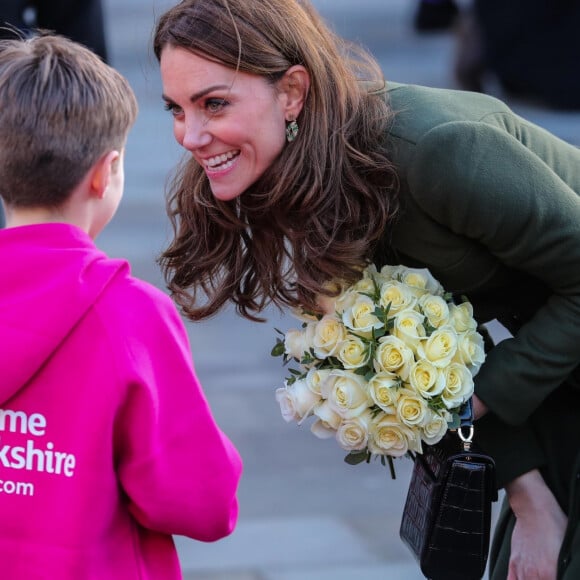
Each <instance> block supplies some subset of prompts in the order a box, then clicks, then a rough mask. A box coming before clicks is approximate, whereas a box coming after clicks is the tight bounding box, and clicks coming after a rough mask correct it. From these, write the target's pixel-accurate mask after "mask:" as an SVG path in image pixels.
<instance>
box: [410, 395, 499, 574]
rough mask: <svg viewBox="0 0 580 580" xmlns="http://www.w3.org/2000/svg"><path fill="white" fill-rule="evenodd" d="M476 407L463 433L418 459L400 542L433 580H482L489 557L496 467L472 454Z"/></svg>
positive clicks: (450, 435) (428, 447) (464, 422)
mask: <svg viewBox="0 0 580 580" xmlns="http://www.w3.org/2000/svg"><path fill="white" fill-rule="evenodd" d="M472 437H473V424H472V409H471V402H470V403H469V405H468V406H467V412H466V414H465V415H464V417H463V418H462V422H461V427H459V428H458V429H457V430H450V431H448V432H447V434H446V435H445V436H444V437H443V439H442V440H441V441H440V442H439V443H437V444H435V445H425V446H424V452H423V453H417V454H414V455H413V459H414V465H413V472H412V474H411V480H410V484H409V491H408V493H407V499H406V501H405V507H404V509H403V517H402V519H401V527H400V531H399V533H400V537H401V539H402V540H403V542H404V543H405V544H407V546H408V547H409V548H410V549H411V551H412V552H413V554H414V555H415V557H416V558H417V560H418V562H419V564H420V567H421V572H422V573H423V574H424V575H425V577H426V578H430V579H431V580H479V579H480V578H482V576H483V574H484V572H485V567H486V564H487V556H488V553H489V540H490V526H491V504H492V502H494V501H496V500H497V497H498V496H497V485H496V479H495V463H494V461H493V459H492V458H491V457H489V456H487V455H485V454H483V453H476V452H474V450H473V449H472V443H471V440H472Z"/></svg>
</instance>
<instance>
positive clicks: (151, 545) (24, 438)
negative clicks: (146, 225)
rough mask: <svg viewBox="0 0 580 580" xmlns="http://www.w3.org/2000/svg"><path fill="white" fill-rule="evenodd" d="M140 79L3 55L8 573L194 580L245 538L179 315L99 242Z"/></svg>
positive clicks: (1, 507) (0, 410)
mask: <svg viewBox="0 0 580 580" xmlns="http://www.w3.org/2000/svg"><path fill="white" fill-rule="evenodd" d="M136 114H137V104H136V100H135V96H134V94H133V92H132V90H131V88H130V86H129V85H128V83H127V81H126V80H125V79H124V78H123V77H122V76H121V75H120V74H119V73H118V72H116V71H115V70H113V69H112V68H111V67H109V66H107V65H106V64H104V63H103V62H102V61H101V60H100V59H99V58H98V57H97V56H96V55H95V54H93V53H92V52H90V51H89V50H88V49H86V48H84V47H82V46H81V45H79V44H76V43H74V42H72V41H70V40H67V39H65V38H63V37H59V36H56V35H44V36H37V37H35V38H31V39H28V40H10V41H2V42H0V196H1V197H2V199H3V202H4V205H5V210H6V220H7V228H6V229H4V230H1V231H0V264H1V267H0V336H1V346H0V522H1V523H0V562H1V564H0V570H1V571H0V576H1V578H2V579H3V580H33V579H38V578H46V579H51V580H52V579H58V580H84V579H87V580H89V579H94V580H97V579H98V580H115V579H119V580H129V579H132V578H135V579H137V578H139V579H159V580H172V579H176V578H181V573H180V568H179V563H178V559H177V555H176V551H175V548H174V545H173V541H172V538H171V534H179V535H185V536H189V537H191V538H194V539H197V540H201V541H214V540H218V539H220V538H222V537H224V536H226V535H228V534H230V533H231V532H232V530H233V528H234V526H235V524H236V520H237V513H238V505H237V498H236V493H237V486H238V482H239V478H240V474H241V460H240V457H239V455H238V453H237V451H236V449H235V448H234V446H233V445H232V443H231V442H230V440H229V439H228V438H227V437H226V436H225V435H224V434H223V433H222V432H221V430H220V429H219V427H218V426H217V425H216V423H215V422H214V419H213V417H212V414H211V411H210V408H209V406H208V403H207V400H206V398H205V396H204V394H203V392H202V389H201V387H200V385H199V383H198V380H197V378H196V375H195V372H194V369H193V364H192V361H191V352H190V346H189V343H188V339H187V335H186V332H185V329H184V326H183V323H182V321H181V318H180V317H179V315H178V312H177V310H176V308H175V307H174V305H173V303H172V302H171V300H170V299H169V298H168V297H167V296H166V295H165V294H164V293H162V292H161V291H160V290H157V289H156V288H154V287H152V286H150V285H149V284H147V283H145V282H142V281H140V280H137V279H135V278H132V277H131V276H130V273H129V267H128V264H127V263H126V262H125V261H122V260H112V259H109V258H108V257H107V256H105V255H104V254H103V253H102V252H101V251H99V250H98V249H97V248H96V246H95V245H94V243H93V238H94V237H95V236H97V235H98V234H99V232H100V231H101V230H102V229H103V228H104V227H105V225H106V224H107V223H108V222H109V220H110V219H111V218H112V216H113V215H114V213H115V211H116V209H117V206H118V204H119V201H120V199H121V195H122V191H123V180H124V176H123V148H124V146H125V142H126V138H127V134H128V131H129V129H130V127H131V126H132V124H133V122H134V120H135V117H136Z"/></svg>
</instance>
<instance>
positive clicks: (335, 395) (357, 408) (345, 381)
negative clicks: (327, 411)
mask: <svg viewBox="0 0 580 580" xmlns="http://www.w3.org/2000/svg"><path fill="white" fill-rule="evenodd" d="M321 392H322V396H323V397H324V398H326V399H327V400H328V402H329V404H330V407H331V408H332V409H333V410H334V411H336V413H338V414H339V415H340V416H341V417H342V418H343V419H351V418H352V417H356V416H358V415H360V414H361V413H362V412H363V411H364V410H365V409H367V408H368V407H369V406H370V405H371V404H372V402H371V400H370V398H369V396H368V393H367V390H366V384H365V380H364V378H363V377H361V376H360V375H357V374H355V373H353V372H351V371H343V370H338V369H337V370H333V371H332V372H331V373H330V375H329V377H328V379H327V380H326V381H325V382H324V384H323V385H322V386H321Z"/></svg>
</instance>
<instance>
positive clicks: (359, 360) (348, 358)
mask: <svg viewBox="0 0 580 580" xmlns="http://www.w3.org/2000/svg"><path fill="white" fill-rule="evenodd" d="M336 356H337V358H338V360H339V361H340V362H341V363H342V365H343V366H344V368H345V369H358V368H360V367H363V366H365V365H366V364H367V363H368V362H369V356H370V352H369V349H368V347H367V345H366V344H365V343H364V342H363V340H362V339H360V338H359V337H358V336H353V335H352V334H349V335H348V336H347V338H346V339H345V340H343V341H342V342H341V343H340V347H339V349H338V352H337V353H336Z"/></svg>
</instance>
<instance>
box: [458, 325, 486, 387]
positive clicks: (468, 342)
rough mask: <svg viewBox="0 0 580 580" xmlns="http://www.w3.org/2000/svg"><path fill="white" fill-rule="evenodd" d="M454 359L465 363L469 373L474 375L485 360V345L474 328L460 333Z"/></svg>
mask: <svg viewBox="0 0 580 580" xmlns="http://www.w3.org/2000/svg"><path fill="white" fill-rule="evenodd" d="M456 359H457V360H458V361H459V362H461V363H463V364H464V365H467V366H468V367H469V370H470V372H471V374H472V375H473V376H475V375H476V374H477V373H478V372H479V369H480V368H481V365H482V364H483V362H484V361H485V347H484V344H483V337H482V336H481V334H479V333H478V332H476V331H474V330H471V331H468V332H464V333H462V334H460V335H459V343H458V345H457V356H456Z"/></svg>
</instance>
